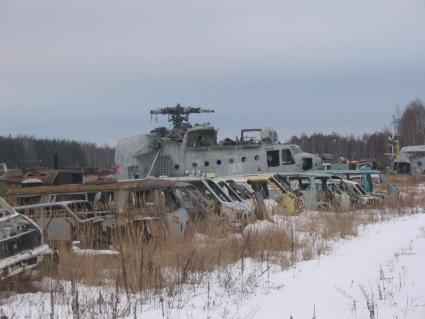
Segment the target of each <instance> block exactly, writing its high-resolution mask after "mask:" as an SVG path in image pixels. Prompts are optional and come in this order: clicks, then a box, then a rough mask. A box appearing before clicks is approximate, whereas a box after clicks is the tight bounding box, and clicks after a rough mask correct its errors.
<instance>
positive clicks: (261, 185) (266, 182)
mask: <svg viewBox="0 0 425 319" xmlns="http://www.w3.org/2000/svg"><path fill="white" fill-rule="evenodd" d="M226 180H227V181H228V182H229V183H231V182H234V183H236V184H239V185H242V186H245V187H246V188H247V189H249V190H250V191H252V192H259V193H260V194H261V196H262V198H263V199H264V201H265V203H266V207H267V208H268V211H269V213H270V214H284V215H297V214H299V213H300V212H302V210H303V209H304V198H303V195H302V194H298V195H296V194H294V193H292V192H291V191H289V190H287V189H286V188H285V187H283V186H282V184H281V183H280V182H279V181H278V180H277V179H276V178H274V176H273V174H250V175H241V176H229V177H226Z"/></svg>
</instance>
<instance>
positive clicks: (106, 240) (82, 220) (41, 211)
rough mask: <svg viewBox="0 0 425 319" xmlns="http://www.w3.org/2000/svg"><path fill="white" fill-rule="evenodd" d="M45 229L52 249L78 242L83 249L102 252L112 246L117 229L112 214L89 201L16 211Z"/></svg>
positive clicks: (56, 203)
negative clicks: (112, 232) (98, 208)
mask: <svg viewBox="0 0 425 319" xmlns="http://www.w3.org/2000/svg"><path fill="white" fill-rule="evenodd" d="M15 210H16V211H17V212H18V213H20V214H22V215H25V216H27V217H29V218H31V219H32V220H33V221H35V222H36V223H37V224H38V225H39V227H40V228H41V230H42V232H43V234H44V236H45V240H46V241H48V242H49V244H50V245H52V246H57V245H58V244H61V243H67V244H71V243H72V242H74V241H78V242H79V243H80V245H81V247H85V248H98V247H108V246H109V245H110V243H111V242H110V241H111V239H110V234H111V231H112V230H113V229H115V228H116V226H117V223H116V215H115V212H112V211H108V212H106V211H96V210H94V209H93V207H92V205H91V204H90V202H88V201H81V200H79V201H66V202H53V203H44V204H34V205H27V206H19V207H15Z"/></svg>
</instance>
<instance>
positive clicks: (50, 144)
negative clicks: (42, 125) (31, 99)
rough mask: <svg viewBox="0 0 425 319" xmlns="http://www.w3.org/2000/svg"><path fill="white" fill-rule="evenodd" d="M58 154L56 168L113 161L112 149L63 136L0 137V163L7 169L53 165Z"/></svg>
mask: <svg viewBox="0 0 425 319" xmlns="http://www.w3.org/2000/svg"><path fill="white" fill-rule="evenodd" d="M55 152H56V153H57V154H58V159H59V168H67V167H78V168H79V167H100V168H107V169H110V168H112V166H113V162H114V153H115V151H114V149H113V148H111V147H109V146H106V145H105V146H97V145H96V144H94V143H87V142H77V141H70V140H65V139H37V138H35V137H32V136H17V137H13V136H11V135H9V136H6V137H5V136H0V163H6V164H7V165H8V167H9V168H34V167H47V168H53V166H54V153H55Z"/></svg>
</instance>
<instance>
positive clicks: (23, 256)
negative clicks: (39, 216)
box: [0, 197, 53, 280]
mask: <svg viewBox="0 0 425 319" xmlns="http://www.w3.org/2000/svg"><path fill="white" fill-rule="evenodd" d="M52 257H53V251H52V250H51V249H50V248H49V246H48V245H46V244H44V242H43V234H42V231H41V229H40V227H38V225H37V224H36V223H34V222H33V221H32V220H31V219H29V218H28V217H26V216H23V215H21V214H18V213H17V212H16V211H15V210H14V209H13V208H12V207H11V206H10V205H9V204H7V202H6V201H5V200H4V199H3V198H1V197H0V279H1V280H3V279H6V278H9V277H12V276H15V275H19V274H21V273H24V272H26V271H29V270H31V269H33V268H35V267H37V266H38V265H40V264H41V263H42V262H43V261H45V260H46V259H47V260H52Z"/></svg>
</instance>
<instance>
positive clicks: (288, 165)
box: [115, 104, 322, 179]
mask: <svg viewBox="0 0 425 319" xmlns="http://www.w3.org/2000/svg"><path fill="white" fill-rule="evenodd" d="M205 112H207V113H210V112H213V111H211V110H204V109H202V108H194V107H182V106H180V105H179V104H178V105H177V106H176V107H167V108H162V109H158V110H152V111H151V115H158V114H159V115H168V120H169V122H172V124H173V128H172V129H171V130H169V129H167V128H164V127H160V128H157V129H155V130H153V131H152V132H151V133H150V134H145V135H139V136H134V137H129V138H124V139H122V140H120V141H119V143H118V145H117V147H116V151H115V163H116V165H117V166H116V167H117V178H118V179H138V178H145V177H149V176H156V177H161V176H170V177H179V176H188V175H198V176H200V175H205V174H208V173H214V174H216V175H217V176H230V175H239V174H252V173H261V172H302V171H308V170H313V169H319V168H320V167H321V163H322V162H321V159H320V158H319V157H318V156H315V155H313V154H310V153H305V152H303V151H302V150H301V149H300V147H299V146H298V145H290V144H283V143H281V142H279V141H278V136H277V133H276V131H275V130H274V129H270V128H263V129H243V130H242V131H241V136H240V138H236V139H234V140H233V139H229V138H227V139H225V140H223V141H221V142H219V141H218V139H217V129H215V128H214V127H213V126H211V125H210V124H208V123H207V124H202V125H195V126H192V125H191V124H190V123H189V115H190V114H193V113H205ZM252 133H256V134H257V136H252Z"/></svg>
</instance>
